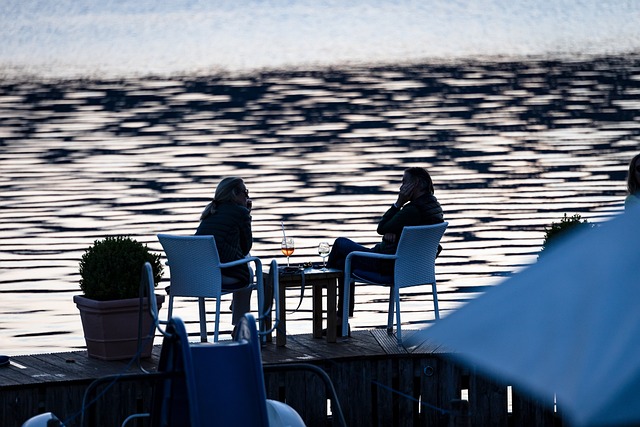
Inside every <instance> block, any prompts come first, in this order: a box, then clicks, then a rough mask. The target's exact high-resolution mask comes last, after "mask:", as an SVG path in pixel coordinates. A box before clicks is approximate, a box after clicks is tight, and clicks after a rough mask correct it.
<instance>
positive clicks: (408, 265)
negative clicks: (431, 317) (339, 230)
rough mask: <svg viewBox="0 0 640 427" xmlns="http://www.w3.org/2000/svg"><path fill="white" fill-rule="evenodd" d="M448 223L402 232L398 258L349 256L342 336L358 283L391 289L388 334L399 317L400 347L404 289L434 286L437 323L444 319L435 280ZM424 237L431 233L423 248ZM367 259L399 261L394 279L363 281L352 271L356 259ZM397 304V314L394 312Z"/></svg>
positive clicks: (346, 330)
mask: <svg viewBox="0 0 640 427" xmlns="http://www.w3.org/2000/svg"><path fill="white" fill-rule="evenodd" d="M448 225H449V223H448V222H441V223H438V224H433V225H419V226H407V227H404V228H403V229H402V234H401V235H400V240H399V241H398V249H397V251H396V254H394V255H390V254H380V253H375V252H363V251H355V252H351V253H350V254H349V255H347V258H346V260H345V269H344V289H343V299H344V304H343V308H342V310H343V312H342V335H343V336H347V334H348V330H349V310H350V298H352V295H351V290H352V289H353V286H355V284H356V283H357V282H360V283H367V284H370V285H377V286H389V287H390V290H389V314H388V318H387V332H388V333H389V334H391V333H392V332H393V314H394V311H395V313H396V324H397V330H398V331H397V334H396V338H397V341H398V345H401V344H402V328H401V321H400V289H401V288H406V287H410V286H419V285H428V284H431V292H432V294H433V308H434V313H435V320H439V319H440V312H439V309H438V291H437V287H436V276H435V260H436V256H437V254H438V245H439V243H440V240H441V239H442V236H443V235H444V232H445V230H446V229H447V226H448ZM419 233H420V234H421V233H429V234H431V236H429V237H427V240H428V242H427V243H428V245H427V246H424V245H420V243H422V242H421V241H418V238H417V235H418V234H419ZM355 257H364V258H373V259H379V260H395V266H394V273H393V276H389V277H384V279H385V280H384V281H382V282H378V281H372V280H369V279H366V278H364V277H360V276H358V275H357V274H354V273H356V272H354V271H352V263H353V258H355ZM417 258H422V260H423V262H422V264H421V265H420V266H419V267H420V268H416V264H415V263H416V261H418V259H417ZM394 304H395V310H394Z"/></svg>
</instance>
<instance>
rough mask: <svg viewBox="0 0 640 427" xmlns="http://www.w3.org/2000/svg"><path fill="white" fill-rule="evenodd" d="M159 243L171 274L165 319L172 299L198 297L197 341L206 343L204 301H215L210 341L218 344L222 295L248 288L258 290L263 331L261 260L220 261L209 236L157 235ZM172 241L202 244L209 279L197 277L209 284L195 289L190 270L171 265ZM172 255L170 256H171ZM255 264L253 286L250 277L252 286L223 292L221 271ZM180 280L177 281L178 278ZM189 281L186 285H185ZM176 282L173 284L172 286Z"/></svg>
mask: <svg viewBox="0 0 640 427" xmlns="http://www.w3.org/2000/svg"><path fill="white" fill-rule="evenodd" d="M157 237H158V240H159V241H160V244H161V245H162V247H163V248H164V251H165V255H166V256H167V260H168V265H169V270H170V274H171V288H170V291H169V304H168V308H167V311H168V314H167V319H171V317H172V314H173V299H174V297H197V298H198V306H199V314H200V340H201V341H202V342H206V341H207V320H206V309H205V298H214V299H215V300H216V317H215V330H214V335H213V341H214V342H217V341H218V335H219V329H220V311H221V310H220V307H221V297H222V296H223V295H228V294H232V293H234V292H238V291H242V290H247V289H257V291H258V307H259V308H258V319H259V320H260V324H261V328H260V329H261V330H262V329H263V327H262V325H263V322H264V313H260V310H261V309H262V308H263V307H264V282H263V278H262V262H261V261H260V258H258V257H255V256H248V257H245V258H242V259H239V260H236V261H231V262H224V263H223V262H220V257H219V255H218V249H217V246H216V242H215V238H214V237H213V236H210V235H198V236H178V235H171V234H158V236H157ZM175 242H179V243H185V244H186V243H188V242H194V243H197V244H200V245H202V249H203V250H205V251H207V253H206V254H201V255H202V257H204V258H206V259H210V260H211V264H210V265H206V266H200V268H202V269H209V271H208V272H207V273H208V276H207V277H204V278H202V277H201V278H200V279H201V280H205V281H207V282H208V283H206V284H205V285H202V284H200V285H199V286H196V285H194V284H193V280H188V278H189V279H190V276H191V273H192V270H191V269H189V268H187V267H186V266H184V265H182V264H181V263H180V264H179V265H178V266H176V263H174V265H172V263H171V258H172V257H174V256H175V253H174V251H173V249H172V248H171V247H170V246H169V245H172V244H173V243H175ZM170 253H171V254H170ZM249 263H254V264H255V272H254V275H255V283H254V281H253V277H252V279H251V283H249V284H248V285H247V286H245V287H242V288H239V289H233V290H223V289H222V270H223V269H224V268H229V267H233V266H237V265H242V264H249ZM178 278H179V279H178ZM187 282H188V283H187ZM174 283H175V285H174Z"/></svg>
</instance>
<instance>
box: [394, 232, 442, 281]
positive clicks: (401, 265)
mask: <svg viewBox="0 0 640 427" xmlns="http://www.w3.org/2000/svg"><path fill="white" fill-rule="evenodd" d="M447 225H448V223H446V222H443V223H440V224H435V225H423V226H411V227H405V228H404V229H403V230H402V234H401V236H400V241H399V242H398V250H397V251H396V256H397V258H396V263H395V270H394V274H395V277H394V282H395V286H396V287H398V288H404V287H407V286H415V285H424V284H428V283H434V282H435V281H436V268H435V265H436V264H435V263H436V255H437V254H438V245H439V244H440V239H441V238H442V236H443V235H444V231H445V230H446V228H447Z"/></svg>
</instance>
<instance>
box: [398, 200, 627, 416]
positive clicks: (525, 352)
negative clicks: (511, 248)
mask: <svg viewBox="0 0 640 427" xmlns="http://www.w3.org/2000/svg"><path fill="white" fill-rule="evenodd" d="M639 246H640V210H634V211H632V212H627V213H626V214H623V215H620V216H618V217H616V218H615V219H613V220H611V221H608V222H606V223H602V224H601V225H600V226H599V227H596V228H592V229H586V230H583V231H580V232H577V233H574V234H571V235H569V236H568V237H566V238H565V239H564V240H563V241H561V242H557V243H556V244H555V246H553V247H550V248H548V249H547V250H545V251H544V254H543V255H542V256H541V257H540V259H539V260H538V262H537V263H536V264H534V265H532V266H530V267H528V268H527V269H525V270H524V271H522V272H520V273H518V274H516V275H514V276H513V277H512V278H510V279H508V280H506V281H505V282H504V283H502V284H500V285H498V286H496V287H494V288H492V289H491V290H489V291H488V292H487V293H485V294H484V295H482V296H480V297H479V298H477V299H476V300H474V301H472V302H470V303H468V304H467V305H466V306H464V307H462V308H460V309H459V310H457V311H455V312H453V313H452V314H451V315H449V316H447V317H446V318H444V319H442V320H440V321H439V322H436V323H435V324H434V325H433V326H431V327H429V328H427V329H425V330H422V331H419V332H416V333H415V334H414V335H413V336H411V337H409V338H408V340H407V342H406V345H409V346H411V345H420V344H426V343H428V344H429V345H430V346H433V345H434V344H437V345H442V346H443V347H445V348H446V349H447V350H450V351H452V352H453V354H454V357H457V358H459V359H460V360H461V361H462V362H467V363H472V364H473V365H475V366H477V368H478V369H480V370H483V371H484V372H486V373H488V374H490V375H492V376H494V377H496V378H500V379H502V380H508V381H511V382H512V384H513V385H517V386H519V387H520V388H522V389H523V390H528V391H529V392H530V393H531V394H533V395H537V396H539V397H546V398H548V397H549V396H552V395H553V393H555V394H556V399H557V403H558V407H559V409H560V410H562V411H563V412H564V413H566V414H567V415H568V416H569V418H570V421H571V422H572V423H573V424H575V425H619V424H629V423H640V250H639Z"/></svg>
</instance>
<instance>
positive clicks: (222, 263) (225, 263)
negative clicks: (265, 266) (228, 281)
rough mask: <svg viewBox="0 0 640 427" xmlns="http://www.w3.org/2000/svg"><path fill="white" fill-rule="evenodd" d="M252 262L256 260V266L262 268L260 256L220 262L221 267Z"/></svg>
mask: <svg viewBox="0 0 640 427" xmlns="http://www.w3.org/2000/svg"><path fill="white" fill-rule="evenodd" d="M250 262H255V263H256V268H260V269H262V262H261V261H260V258H258V257H255V256H248V257H245V258H242V259H238V260H235V261H229V262H221V263H220V268H227V267H233V266H236V265H242V264H249V263H250Z"/></svg>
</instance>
